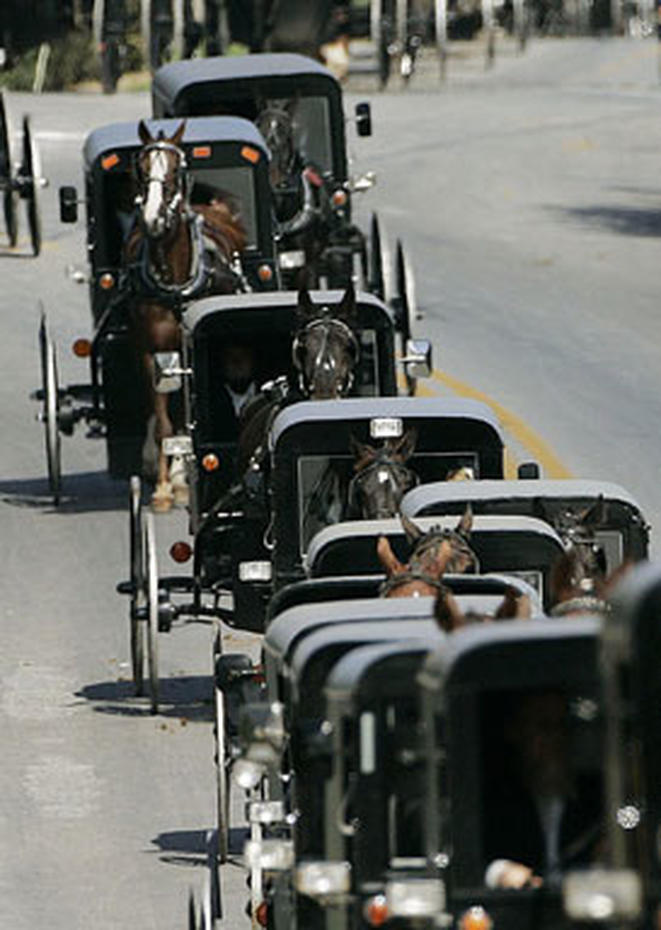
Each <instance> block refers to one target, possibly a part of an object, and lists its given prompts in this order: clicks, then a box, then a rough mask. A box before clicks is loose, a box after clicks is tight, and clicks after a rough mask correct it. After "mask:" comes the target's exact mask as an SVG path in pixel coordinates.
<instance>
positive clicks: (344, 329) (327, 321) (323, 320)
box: [292, 307, 360, 394]
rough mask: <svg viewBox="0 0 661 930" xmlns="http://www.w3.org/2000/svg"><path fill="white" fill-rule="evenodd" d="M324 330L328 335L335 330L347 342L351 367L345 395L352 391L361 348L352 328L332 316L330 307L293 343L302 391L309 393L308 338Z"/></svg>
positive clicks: (344, 388) (344, 386) (306, 327)
mask: <svg viewBox="0 0 661 930" xmlns="http://www.w3.org/2000/svg"><path fill="white" fill-rule="evenodd" d="M322 328H323V329H325V330H326V334H327V335H329V334H330V332H331V331H332V330H335V331H336V332H337V333H338V334H339V335H340V336H341V337H342V338H343V339H344V340H345V342H346V347H347V350H348V352H349V358H350V367H349V371H348V372H347V377H346V379H345V383H344V384H343V385H342V393H343V394H345V393H347V392H348V391H349V390H350V389H351V385H352V384H353V378H354V373H353V369H354V368H355V366H356V365H357V364H358V360H359V359H360V346H359V344H358V339H357V338H356V334H355V333H354V331H353V330H352V329H351V327H350V326H349V325H348V324H347V323H345V322H344V321H343V320H338V319H336V318H335V317H332V316H330V310H329V308H328V307H325V308H324V310H323V315H322V316H321V317H320V318H318V319H314V320H311V321H310V322H309V323H306V324H305V326H304V327H303V328H302V329H300V330H299V331H298V332H297V333H296V335H295V337H294V341H293V343H292V362H293V364H294V367H295V368H296V370H297V371H298V372H299V381H300V386H301V390H302V391H303V392H304V393H308V392H309V385H308V384H306V381H305V354H306V340H307V337H308V336H309V335H310V334H312V333H314V332H315V331H316V330H319V329H322Z"/></svg>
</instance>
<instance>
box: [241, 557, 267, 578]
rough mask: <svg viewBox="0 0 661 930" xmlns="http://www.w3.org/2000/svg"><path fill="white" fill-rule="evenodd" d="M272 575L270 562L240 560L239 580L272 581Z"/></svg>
mask: <svg viewBox="0 0 661 930" xmlns="http://www.w3.org/2000/svg"><path fill="white" fill-rule="evenodd" d="M272 577H273V567H272V565H271V563H270V562H267V561H261V562H239V581H270V580H271V578H272Z"/></svg>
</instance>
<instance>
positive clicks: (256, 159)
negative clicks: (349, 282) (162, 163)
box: [38, 118, 279, 501]
mask: <svg viewBox="0 0 661 930" xmlns="http://www.w3.org/2000/svg"><path fill="white" fill-rule="evenodd" d="M149 125H150V126H151V129H152V131H153V133H154V134H155V135H156V136H158V135H160V134H162V135H163V137H164V138H166V137H168V136H171V135H172V134H173V132H175V130H176V129H177V128H178V127H179V121H176V122H173V121H167V120H165V121H154V122H151V123H150V124H149ZM159 145H160V146H161V147H162V149H163V150H164V151H165V150H168V151H169V149H168V148H167V144H166V143H165V142H159V143H155V144H154V145H153V146H152V148H154V149H157V148H158V146H159ZM145 148H146V147H145V144H144V140H143V139H142V138H141V137H140V134H139V127H138V124H137V123H120V124H113V125H109V126H104V127H101V128H99V129H97V130H94V131H93V132H92V133H90V135H89V136H88V138H87V141H86V143H85V148H84V153H83V160H84V173H85V192H84V203H85V206H86V220H87V252H88V260H89V273H88V276H87V278H85V276H83V275H80V277H81V278H82V280H87V282H88V287H89V294H90V307H91V314H92V327H93V337H92V339H91V340H88V339H80V340H77V341H76V343H75V344H74V346H73V351H74V353H76V354H77V355H79V356H81V357H86V358H88V359H89V365H90V378H89V382H88V383H85V384H80V385H70V386H67V387H60V386H59V384H58V379H57V363H56V351H55V346H54V343H53V341H52V339H51V337H50V335H49V332H48V327H47V323H46V319H45V317H44V318H43V319H42V324H41V329H40V347H41V359H42V374H43V386H42V390H41V392H39V394H38V396H39V397H40V398H41V399H42V401H43V412H42V419H43V422H44V426H45V432H46V451H47V460H48V475H49V483H50V489H51V492H52V494H53V497H54V498H55V500H56V501H57V500H58V498H59V495H60V491H61V464H60V434H61V433H64V434H65V435H71V434H72V432H73V430H74V428H75V426H76V424H77V423H78V422H80V421H83V422H85V423H86V424H87V425H88V426H89V428H90V432H91V433H92V434H95V435H102V436H104V437H105V439H106V445H107V454H108V471H109V473H110V475H111V476H113V477H123V478H126V477H129V476H130V475H132V474H136V473H140V472H141V468H142V461H141V458H142V452H141V450H142V447H143V444H144V440H145V429H146V423H147V420H148V417H149V391H150V388H149V384H148V383H147V379H146V378H145V376H144V372H143V367H144V366H143V365H142V360H141V344H142V343H144V340H145V337H144V335H143V334H142V333H141V332H139V331H136V329H135V328H132V319H133V318H132V308H133V307H134V306H135V305H136V302H137V301H139V300H140V299H141V296H142V295H144V294H145V293H147V294H149V293H154V292H156V293H157V294H158V297H159V300H160V299H163V300H164V301H165V303H166V304H167V302H168V293H167V292H168V291H169V292H170V294H169V296H170V298H171V299H172V302H173V303H177V304H178V305H179V306H183V303H184V302H185V301H186V300H190V299H192V298H193V297H195V296H196V295H197V296H199V295H200V294H203V293H205V290H206V281H205V278H204V271H205V267H208V266H207V265H205V261H204V260H203V259H200V260H198V261H197V264H196V266H195V268H196V271H195V274H193V277H192V280H188V279H186V281H185V284H184V285H183V286H182V287H181V288H179V289H178V290H177V289H175V288H174V287H172V285H171V282H170V281H166V282H165V283H164V285H163V290H164V291H165V293H164V294H163V295H162V294H161V293H160V291H159V289H158V286H157V284H158V282H156V281H154V275H155V274H157V272H152V271H151V270H150V268H151V266H149V268H146V266H145V262H146V261H147V258H146V257H145V256H146V252H145V250H143V251H142V252H140V253H139V254H138V255H136V256H134V257H133V258H131V259H130V258H128V256H127V243H128V242H129V240H130V239H131V236H132V231H133V230H135V229H136V228H138V226H139V224H140V221H139V219H138V215H139V212H138V211H139V209H144V204H145V203H146V199H147V197H146V191H147V189H148V187H149V183H148V179H146V178H145V177H144V176H143V175H141V173H140V166H139V156H140V154H141V153H143V152H144V151H145ZM179 151H180V152H181V156H182V157H183V159H184V160H185V168H184V166H183V165H181V166H180V167H179V168H177V169H176V170H175V171H174V172H173V174H172V177H171V178H170V179H169V180H168V182H167V183H168V185H169V188H168V196H169V197H170V199H171V201H172V202H174V203H176V204H177V205H178V207H177V208H178V209H181V208H182V207H184V208H185V210H186V212H185V213H182V214H181V215H182V217H184V216H185V217H186V218H188V217H193V216H194V214H195V211H196V209H198V208H202V209H203V207H204V205H205V204H208V203H209V201H212V200H213V199H214V198H215V197H219V198H221V199H222V200H223V202H226V201H227V202H230V203H231V205H232V209H233V210H235V211H236V213H237V214H240V218H241V226H242V229H243V231H244V233H245V244H244V248H243V249H242V251H241V255H240V257H239V258H238V259H235V257H231V259H230V260H231V261H232V262H234V268H233V272H235V276H234V278H233V279H232V282H233V283H232V285H231V286H232V289H238V290H244V289H248V288H250V289H254V290H260V291H261V290H270V289H273V288H276V287H278V278H279V271H278V263H277V251H276V245H275V242H274V236H273V229H272V220H271V213H270V210H269V208H268V190H269V182H268V157H269V156H268V152H267V151H266V148H265V146H264V142H263V140H262V138H261V136H260V135H259V133H258V132H257V130H256V129H255V127H254V126H253V125H252V124H251V123H249V122H248V121H246V120H240V119H229V118H224V119H221V118H206V119H201V118H198V119H190V120H188V121H187V123H186V127H185V131H184V133H183V137H182V139H181V141H180V150H179ZM136 197H138V198H140V203H138V204H136ZM77 205H78V195H77V192H76V190H75V188H71V187H65V188H62V189H61V191H60V209H61V219H62V220H63V222H75V221H76V219H77V214H78V211H77ZM187 221H188V220H187V219H182V223H183V222H187ZM203 251H204V250H203V249H200V253H199V254H198V258H199V255H201V253H202V252H203ZM171 305H172V304H171Z"/></svg>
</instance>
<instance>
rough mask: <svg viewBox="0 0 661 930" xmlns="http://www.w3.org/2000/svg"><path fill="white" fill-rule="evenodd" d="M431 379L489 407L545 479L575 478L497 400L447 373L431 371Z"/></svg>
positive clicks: (509, 465)
mask: <svg viewBox="0 0 661 930" xmlns="http://www.w3.org/2000/svg"><path fill="white" fill-rule="evenodd" d="M432 378H433V379H434V380H435V381H438V382H439V384H442V385H444V387H447V388H450V390H451V391H453V392H454V393H455V394H458V395H459V396H460V397H468V398H470V399H472V400H479V401H481V402H482V403H483V404H488V405H489V407H491V409H492V410H493V412H494V413H495V414H496V416H497V417H498V419H499V420H500V422H501V424H502V426H503V429H504V430H506V432H508V433H510V435H511V436H513V437H514V438H515V439H516V440H517V442H519V443H521V445H522V446H525V448H526V449H527V450H528V452H529V453H530V455H531V456H532V457H533V458H534V459H535V461H536V462H538V463H539V465H540V466H541V467H542V468H543V469H544V473H545V474H546V476H547V477H548V478H573V477H574V476H573V474H572V472H571V471H570V470H569V469H568V468H567V467H566V466H565V465H564V464H563V463H562V462H561V461H560V459H559V458H558V456H557V455H556V454H555V453H554V452H553V451H552V449H551V447H550V446H549V445H548V443H546V442H545V441H544V440H543V439H542V437H541V436H539V435H538V433H536V432H535V430H534V429H532V427H530V426H528V424H527V423H526V422H525V420H522V419H521V417H519V416H517V415H516V414H515V413H512V411H511V410H508V409H507V407H504V406H503V405H502V404H500V403H498V401H497V400H494V399H493V398H492V397H489V395H488V394H485V393H484V391H479V390H478V389H477V388H474V387H472V386H471V385H470V384H466V382H465V381H460V380H459V379H458V378H454V377H453V376H452V375H449V374H447V372H443V371H438V370H437V369H434V371H433V372H432ZM427 390H429V389H427ZM427 396H429V395H427ZM512 458H513V457H512V455H511V452H510V453H509V454H508V455H507V456H506V460H505V461H506V468H505V474H506V477H513V478H515V477H516V465H515V463H514V462H513V461H511V459H512ZM508 472H509V474H508Z"/></svg>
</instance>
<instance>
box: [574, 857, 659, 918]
mask: <svg viewBox="0 0 661 930" xmlns="http://www.w3.org/2000/svg"><path fill="white" fill-rule="evenodd" d="M562 897H563V903H564V906H565V912H566V913H567V915H568V916H569V917H570V918H571V919H572V920H581V921H592V922H600V921H612V920H631V921H634V920H637V919H638V918H639V917H640V915H641V912H642V898H643V893H642V885H641V881H640V876H639V875H638V874H637V873H636V872H634V871H633V870H632V869H587V870H585V871H580V872H578V871H577V872H570V873H569V874H568V875H567V877H566V878H565V880H564V882H563V883H562Z"/></svg>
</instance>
